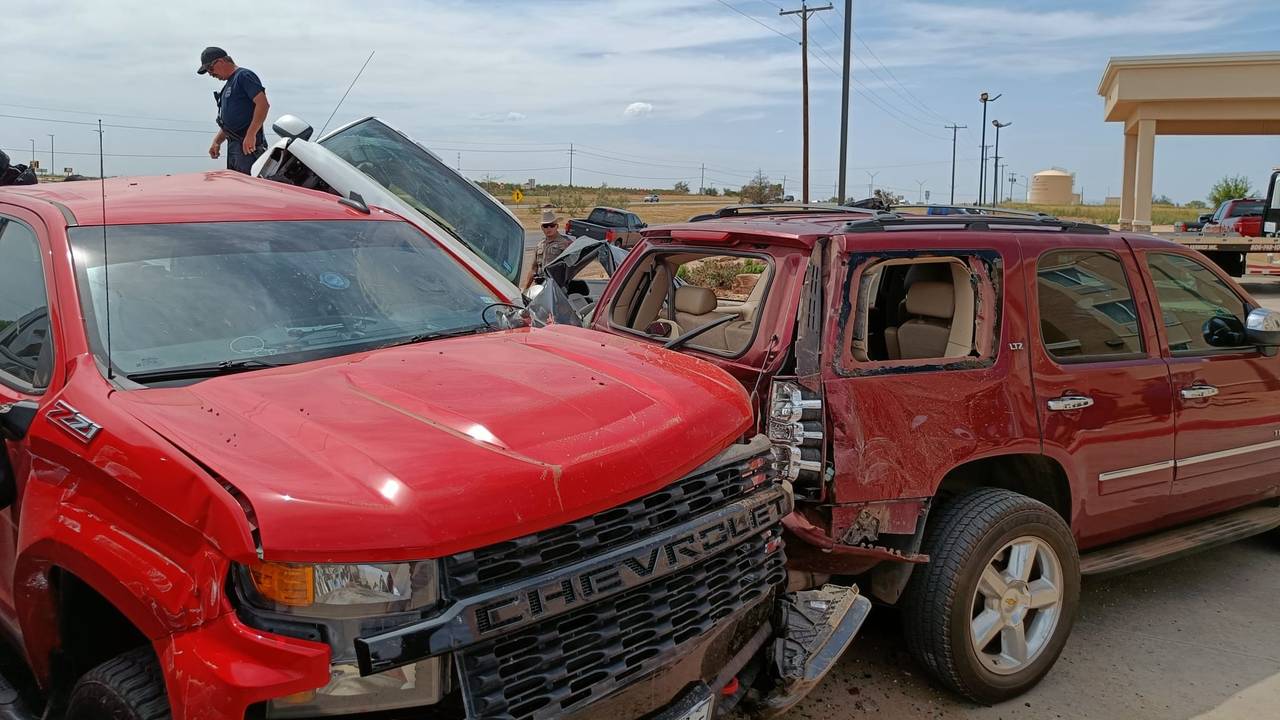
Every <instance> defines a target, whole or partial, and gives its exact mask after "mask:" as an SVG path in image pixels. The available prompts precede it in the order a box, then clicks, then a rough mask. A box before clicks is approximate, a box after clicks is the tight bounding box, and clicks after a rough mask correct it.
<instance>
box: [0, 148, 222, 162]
mask: <svg viewBox="0 0 1280 720" xmlns="http://www.w3.org/2000/svg"><path fill="white" fill-rule="evenodd" d="M30 149H31V148H17V147H6V148H0V150H5V151H7V152H27V151H28V150H30ZM58 154H59V155H84V156H87V157H98V153H96V152H71V151H70V150H59V151H58ZM103 154H104V155H106V156H107V157H127V158H171V159H172V158H196V159H207V158H208V157H209V156H208V155H151V154H145V153H103Z"/></svg>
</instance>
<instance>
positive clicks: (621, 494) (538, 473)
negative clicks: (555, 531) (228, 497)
mask: <svg viewBox="0 0 1280 720" xmlns="http://www.w3.org/2000/svg"><path fill="white" fill-rule="evenodd" d="M112 397H113V400H114V401H115V402H117V403H119V405H120V406H121V407H122V408H123V409H125V410H126V411H127V412H129V413H131V414H132V415H133V416H134V417H136V418H138V419H139V420H140V421H142V422H144V423H146V424H147V425H148V426H150V427H151V428H152V429H153V430H155V431H156V432H158V433H160V434H161V435H163V436H164V437H165V438H166V439H167V440H168V441H169V442H171V443H173V444H174V445H176V446H178V447H179V448H181V449H182V450H183V451H184V452H186V453H188V454H189V455H191V456H192V457H193V458H195V459H196V460H197V461H199V462H200V463H201V464H203V465H204V466H205V467H207V468H209V469H210V470H211V471H212V472H214V473H216V474H217V475H218V476H220V477H221V478H222V479H223V480H225V481H226V482H227V483H229V484H230V485H231V486H233V487H234V488H236V489H237V490H239V491H240V492H241V493H243V495H244V496H245V497H246V498H247V499H248V501H249V503H250V504H251V505H252V507H253V511H254V513H255V515H256V520H257V524H258V528H259V532H260V536H261V542H262V548H263V554H264V556H265V557H266V558H267V559H273V560H296V561H308V562H319V561H326V560H328V561H395V560H409V559H423V558H431V557H439V556H442V555H449V554H452V553H455V552H460V551H462V550H468V549H474V548H477V547H482V546H484V545H488V544H491V543H494V542H499V541H502V540H506V539H510V538H513V537H519V536H521V535H525V534H527V533H530V532H536V531H538V530H542V529H546V528H548V527H554V526H556V525H559V524H562V523H564V522H568V521H569V520H573V519H577V518H580V517H582V516H584V515H588V514H591V513H593V512H597V511H599V510H603V509H606V508H608V507H612V506H614V505H618V504H620V503H623V502H626V501H628V500H631V499H634V498H636V497H639V496H642V495H644V494H647V493H649V492H652V491H654V490H656V489H658V488H660V487H662V486H664V485H666V484H668V483H670V482H672V481H673V480H675V479H677V478H679V477H680V476H682V475H685V474H687V473H688V472H690V471H691V470H693V469H694V468H696V467H697V466H698V465H700V464H702V463H704V462H706V461H707V460H709V459H711V458H712V457H714V456H715V455H716V454H717V453H719V452H720V451H721V450H723V449H724V448H725V447H727V446H728V445H729V444H731V443H732V442H733V441H734V440H735V439H736V438H738V437H740V436H741V435H742V434H743V433H745V432H746V431H747V430H748V428H749V426H750V424H751V417H750V409H749V405H748V403H747V399H746V397H745V394H744V393H743V390H742V387H741V385H739V384H738V383H737V382H736V381H734V380H733V379H732V378H731V377H730V376H728V375H727V374H725V373H723V372H722V371H720V370H718V369H716V368H715V367H713V366H711V365H710V364H707V363H703V362H701V361H698V360H696V359H693V358H690V357H688V356H684V355H680V354H678V353H673V352H667V351H664V350H661V349H660V348H656V347H653V346H650V345H645V344H642V343H637V342H634V341H629V340H626V339H623V338H618V337H614V336H609V335H605V334H603V333H596V332H592V331H588V330H582V329H578V328H571V327H563V326H556V327H553V328H548V329H538V330H521V331H511V332H506V333H500V334H489V335H481V336H474V337H465V338H456V339H450V340H438V341H434V342H428V343H425V344H420V345H414V346H408V347H403V348H393V349H388V350H381V351H376V352H372V353H365V354H361V355H355V356H350V357H344V358H336V359H332V360H325V361H319V362H312V363H306V364H302V365H296V366H290V367H282V368H275V369H269V370H261V371H256V372H252V373H246V374H241V375H232V376H227V377H221V378H215V379H211V380H206V381H204V382H200V383H196V384H194V385H190V386H188V387H183V388H158V389H148V390H139V391H134V392H119V393H114V394H113V396H112Z"/></svg>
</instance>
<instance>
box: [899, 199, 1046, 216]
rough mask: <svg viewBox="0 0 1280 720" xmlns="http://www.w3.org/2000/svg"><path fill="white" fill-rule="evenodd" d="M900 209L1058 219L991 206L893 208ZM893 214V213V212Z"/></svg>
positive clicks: (925, 205)
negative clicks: (932, 209) (931, 209)
mask: <svg viewBox="0 0 1280 720" xmlns="http://www.w3.org/2000/svg"><path fill="white" fill-rule="evenodd" d="M899 208H925V209H926V210H927V209H930V208H934V209H938V210H959V211H960V212H957V213H956V215H985V216H992V215H995V216H1006V217H1025V218H1037V219H1039V218H1048V219H1050V220H1056V219H1057V218H1056V217H1055V216H1053V215H1050V214H1049V213H1042V212H1037V211H1035V210H1011V209H1009V208H1002V207H993V206H989V205H935V204H931V203H900V204H898V205H894V206H893V210H898V209H899ZM891 212H892V211H891ZM941 217H953V216H951V215H943V216H941Z"/></svg>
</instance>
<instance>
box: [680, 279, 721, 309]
mask: <svg viewBox="0 0 1280 720" xmlns="http://www.w3.org/2000/svg"><path fill="white" fill-rule="evenodd" d="M715 309H716V294H715V293H713V292H711V291H710V290H708V289H706V288H704V287H697V286H694V285H686V286H684V287H682V288H680V289H679V290H676V312H682V313H689V314H690V315H706V314H707V313H709V312H712V311H713V310H715Z"/></svg>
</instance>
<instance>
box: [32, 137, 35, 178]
mask: <svg viewBox="0 0 1280 720" xmlns="http://www.w3.org/2000/svg"><path fill="white" fill-rule="evenodd" d="M35 164H36V139H35V138H31V165H32V172H35Z"/></svg>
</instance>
